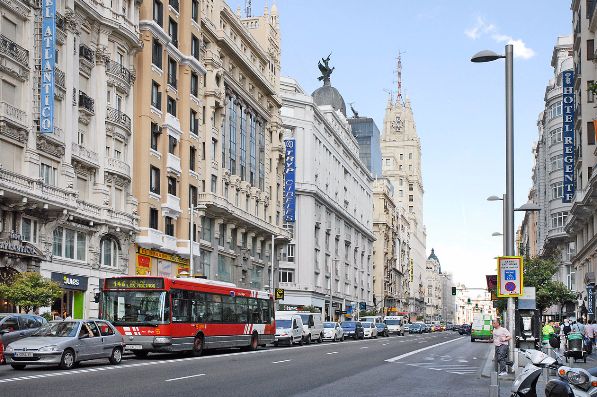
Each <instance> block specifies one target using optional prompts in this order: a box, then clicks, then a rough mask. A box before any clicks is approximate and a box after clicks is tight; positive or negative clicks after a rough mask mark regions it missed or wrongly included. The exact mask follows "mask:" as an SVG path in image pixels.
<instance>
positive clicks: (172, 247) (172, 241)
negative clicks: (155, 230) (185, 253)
mask: <svg viewBox="0 0 597 397" xmlns="http://www.w3.org/2000/svg"><path fill="white" fill-rule="evenodd" d="M162 241H163V244H162V249H163V250H164V251H166V252H173V253H175V252H177V251H178V239H177V238H176V237H174V236H168V235H167V234H164V236H163V237H162Z"/></svg>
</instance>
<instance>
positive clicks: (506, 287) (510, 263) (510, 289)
mask: <svg viewBox="0 0 597 397" xmlns="http://www.w3.org/2000/svg"><path fill="white" fill-rule="evenodd" d="M522 272H523V265H522V256H500V257H499V258H498V277H497V282H498V285H497V295H498V296H499V297H500V298H504V297H508V298H515V297H518V296H520V295H522V294H523V288H522V285H523V280H522V276H523V273H522Z"/></svg>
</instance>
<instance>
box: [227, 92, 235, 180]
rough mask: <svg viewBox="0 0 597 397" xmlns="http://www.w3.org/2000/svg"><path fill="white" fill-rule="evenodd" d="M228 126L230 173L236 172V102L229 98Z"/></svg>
mask: <svg viewBox="0 0 597 397" xmlns="http://www.w3.org/2000/svg"><path fill="white" fill-rule="evenodd" d="M228 114H229V120H228V127H229V128H230V132H229V138H230V141H229V143H230V145H229V152H228V153H229V157H230V162H229V167H228V168H229V169H230V173H231V174H236V104H235V102H234V100H231V101H230V102H229V105H228Z"/></svg>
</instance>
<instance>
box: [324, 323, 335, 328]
mask: <svg viewBox="0 0 597 397" xmlns="http://www.w3.org/2000/svg"><path fill="white" fill-rule="evenodd" d="M323 328H336V323H323Z"/></svg>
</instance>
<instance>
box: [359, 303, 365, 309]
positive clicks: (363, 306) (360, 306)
mask: <svg viewBox="0 0 597 397" xmlns="http://www.w3.org/2000/svg"><path fill="white" fill-rule="evenodd" d="M359 309H360V310H367V302H359Z"/></svg>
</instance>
